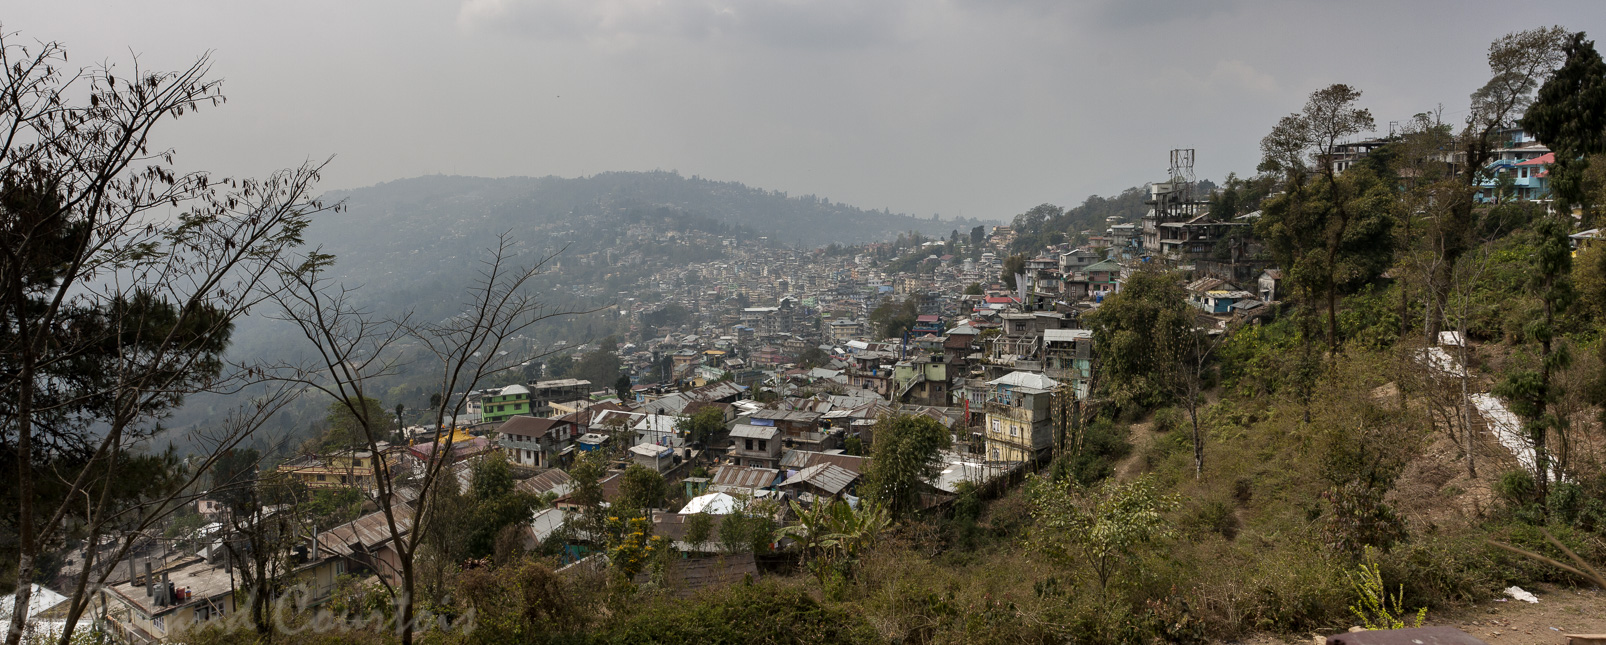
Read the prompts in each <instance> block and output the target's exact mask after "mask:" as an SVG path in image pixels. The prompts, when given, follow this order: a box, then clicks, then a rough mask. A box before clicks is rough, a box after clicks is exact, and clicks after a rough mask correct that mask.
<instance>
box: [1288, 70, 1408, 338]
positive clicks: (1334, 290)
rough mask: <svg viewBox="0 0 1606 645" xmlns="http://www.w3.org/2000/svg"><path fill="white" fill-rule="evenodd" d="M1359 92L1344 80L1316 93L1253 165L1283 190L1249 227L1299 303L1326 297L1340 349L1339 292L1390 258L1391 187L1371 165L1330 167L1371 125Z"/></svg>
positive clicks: (1330, 325)
mask: <svg viewBox="0 0 1606 645" xmlns="http://www.w3.org/2000/svg"><path fill="white" fill-rule="evenodd" d="M1360 97H1361V92H1360V90H1357V89H1355V88H1353V87H1350V86H1348V85H1332V86H1329V87H1326V88H1324V89H1321V90H1317V91H1316V92H1313V93H1312V94H1311V96H1310V100H1308V101H1307V102H1306V103H1305V107H1304V109H1303V110H1302V111H1301V112H1299V113H1296V114H1291V115H1289V116H1286V117H1283V119H1282V120H1281V121H1279V122H1278V123H1277V126H1276V127H1274V128H1272V131H1271V133H1270V134H1267V135H1266V137H1265V138H1263V139H1262V140H1261V143H1260V146H1261V152H1262V160H1261V164H1260V169H1261V170H1262V171H1266V172H1275V173H1279V174H1280V175H1282V177H1283V179H1284V191H1283V193H1282V194H1281V195H1279V196H1277V197H1274V198H1272V199H1269V200H1267V201H1266V203H1265V204H1264V206H1263V208H1262V212H1263V216H1262V217H1261V219H1260V221H1259V222H1258V223H1257V224H1256V230H1257V232H1258V233H1259V234H1260V235H1261V237H1262V238H1263V239H1265V240H1266V242H1267V245H1268V246H1269V247H1270V248H1271V251H1272V255H1273V256H1274V257H1275V258H1276V259H1277V261H1278V263H1279V264H1280V265H1282V267H1283V270H1284V272H1285V275H1286V276H1287V277H1288V278H1289V279H1290V280H1291V281H1292V282H1293V283H1294V284H1295V285H1297V286H1298V287H1299V288H1300V291H1301V293H1302V295H1303V296H1304V305H1305V306H1306V307H1307V308H1313V307H1315V306H1316V303H1317V302H1318V296H1320V297H1321V299H1324V300H1325V301H1326V308H1327V341H1328V349H1329V351H1332V352H1337V351H1338V347H1339V336H1338V296H1339V294H1340V292H1341V291H1344V290H1345V289H1346V288H1353V287H1355V286H1358V285H1360V284H1364V283H1365V282H1368V281H1370V280H1372V279H1373V278H1375V277H1376V276H1378V275H1380V274H1381V273H1382V272H1383V271H1384V270H1385V269H1387V268H1388V266H1389V264H1390V262H1391V261H1392V260H1393V253H1392V251H1393V236H1392V234H1391V233H1392V227H1393V222H1394V219H1393V214H1394V213H1393V210H1392V208H1393V205H1394V203H1395V202H1394V195H1393V192H1392V184H1390V183H1389V182H1385V181H1383V180H1382V177H1381V176H1380V175H1381V174H1382V173H1380V172H1379V169H1376V168H1367V167H1365V166H1364V165H1357V166H1355V167H1352V168H1350V169H1348V170H1343V171H1342V176H1341V174H1340V173H1341V171H1340V169H1339V168H1338V167H1337V163H1338V160H1337V150H1338V146H1339V144H1341V143H1344V142H1345V141H1347V140H1348V139H1349V138H1350V137H1353V136H1354V135H1356V134H1359V133H1362V132H1367V131H1370V130H1372V129H1373V127H1374V123H1373V120H1372V114H1371V112H1370V111H1368V110H1366V109H1364V108H1359V107H1356V106H1355V103H1356V102H1357V101H1359V100H1360ZM1381 170H1383V171H1384V172H1386V171H1387V169H1386V168H1385V169H1381Z"/></svg>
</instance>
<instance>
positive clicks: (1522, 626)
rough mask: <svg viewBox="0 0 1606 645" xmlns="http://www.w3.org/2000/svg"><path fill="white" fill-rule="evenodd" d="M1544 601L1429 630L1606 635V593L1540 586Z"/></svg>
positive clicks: (1452, 614) (1533, 639)
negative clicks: (1448, 628) (1451, 628)
mask: <svg viewBox="0 0 1606 645" xmlns="http://www.w3.org/2000/svg"><path fill="white" fill-rule="evenodd" d="M1527 590H1528V591H1530V592H1532V593H1533V594H1534V595H1535V596H1538V598H1539V602H1538V603H1537V604H1529V603H1525V602H1519V601H1516V600H1512V599H1510V598H1505V599H1504V601H1501V600H1498V599H1497V600H1494V601H1488V602H1480V603H1477V604H1476V605H1470V606H1467V607H1460V608H1456V609H1452V610H1447V611H1443V612H1436V613H1432V614H1429V615H1428V619H1427V621H1426V622H1424V623H1423V624H1424V625H1428V626H1433V625H1443V626H1447V627H1455V628H1457V629H1460V630H1461V631H1464V632H1466V633H1468V634H1471V635H1473V636H1475V637H1477V638H1478V639H1481V640H1482V641H1483V642H1485V643H1488V644H1489V645H1532V644H1543V645H1552V644H1555V645H1564V644H1565V643H1566V642H1567V637H1566V636H1565V635H1566V634H1602V633H1606V592H1603V591H1601V590H1600V589H1569V588H1564V587H1552V586H1549V585H1539V586H1537V587H1534V588H1529V589H1527ZM1313 637H1314V634H1311V635H1306V636H1302V637H1291V636H1290V637H1279V636H1268V635H1262V636H1257V637H1255V638H1251V639H1248V640H1244V641H1239V642H1240V643H1242V644H1243V645H1273V644H1284V643H1288V644H1293V643H1311V642H1313V641H1314V640H1315V639H1314V638H1313Z"/></svg>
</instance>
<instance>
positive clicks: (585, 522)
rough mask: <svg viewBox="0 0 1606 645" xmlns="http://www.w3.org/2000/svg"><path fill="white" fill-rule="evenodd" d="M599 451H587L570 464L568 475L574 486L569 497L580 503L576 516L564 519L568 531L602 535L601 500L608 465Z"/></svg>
mask: <svg viewBox="0 0 1606 645" xmlns="http://www.w3.org/2000/svg"><path fill="white" fill-rule="evenodd" d="M599 453H600V451H591V452H586V453H583V454H581V455H580V457H579V458H578V459H576V460H575V462H574V465H572V466H570V467H569V477H570V478H571V479H573V480H574V489H573V491H572V492H570V493H569V498H570V499H571V500H573V502H574V504H575V505H576V506H579V507H580V509H581V510H580V514H579V515H578V516H574V517H571V518H569V519H565V520H564V523H565V524H566V525H568V526H567V527H566V528H567V529H569V530H568V531H567V532H568V533H570V534H571V535H572V534H574V533H575V532H577V531H578V532H583V533H586V534H589V535H591V536H597V535H602V531H603V528H604V521H605V520H606V518H605V517H604V516H603V507H602V503H603V502H604V501H605V500H604V499H603V497H602V479H603V478H604V477H607V476H608V467H607V465H605V464H604V463H603V458H602V455H601V454H599Z"/></svg>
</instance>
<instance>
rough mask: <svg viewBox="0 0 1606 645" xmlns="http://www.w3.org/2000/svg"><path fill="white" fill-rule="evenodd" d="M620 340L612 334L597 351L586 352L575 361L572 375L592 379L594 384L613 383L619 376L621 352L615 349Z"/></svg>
mask: <svg viewBox="0 0 1606 645" xmlns="http://www.w3.org/2000/svg"><path fill="white" fill-rule="evenodd" d="M617 344H618V341H617V340H615V339H614V338H613V337H612V336H609V337H608V338H606V339H604V340H603V341H602V346H601V347H598V348H597V349H596V351H591V352H586V353H585V354H583V355H581V356H580V359H579V360H577V361H575V363H574V367H573V368H572V369H570V370H569V371H570V373H571V377H572V378H577V379H583V380H587V381H591V382H592V383H593V384H594V385H599V386H606V385H611V384H613V383H614V381H616V380H618V378H619V367H620V365H621V364H622V363H621V362H620V360H619V353H618V351H617V350H616V349H615V345H617Z"/></svg>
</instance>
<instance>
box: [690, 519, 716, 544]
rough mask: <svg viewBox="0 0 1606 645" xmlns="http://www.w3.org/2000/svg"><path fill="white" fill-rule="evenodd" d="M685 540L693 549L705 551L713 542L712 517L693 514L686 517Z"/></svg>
mask: <svg viewBox="0 0 1606 645" xmlns="http://www.w3.org/2000/svg"><path fill="white" fill-rule="evenodd" d="M685 540H686V543H687V544H689V545H691V546H692V548H694V549H707V548H708V545H709V544H711V543H712V542H713V541H714V516H712V515H709V514H707V513H693V514H692V515H691V516H690V517H687V518H686V536H685Z"/></svg>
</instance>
